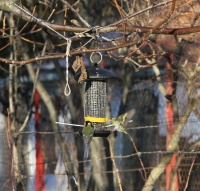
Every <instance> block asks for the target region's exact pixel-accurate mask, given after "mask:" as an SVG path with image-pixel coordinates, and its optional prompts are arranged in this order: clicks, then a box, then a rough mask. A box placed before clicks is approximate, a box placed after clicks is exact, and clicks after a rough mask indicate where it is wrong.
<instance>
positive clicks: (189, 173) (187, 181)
mask: <svg viewBox="0 0 200 191" xmlns="http://www.w3.org/2000/svg"><path fill="white" fill-rule="evenodd" d="M196 158H197V154H196V155H195V156H194V159H193V161H192V164H191V166H190V169H189V172H188V176H187V180H186V183H185V188H184V190H183V191H186V190H187V187H188V183H189V180H190V175H191V172H192V168H193V166H194V162H195V160H196Z"/></svg>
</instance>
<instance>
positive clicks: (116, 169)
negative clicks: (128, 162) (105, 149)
mask: <svg viewBox="0 0 200 191" xmlns="http://www.w3.org/2000/svg"><path fill="white" fill-rule="evenodd" d="M108 143H109V149H110V155H111V160H112V162H113V166H114V168H115V171H114V172H116V175H117V180H118V185H119V190H120V191H123V189H122V183H121V179H120V175H119V170H118V168H117V165H116V162H115V159H114V158H113V151H112V145H111V141H110V138H109V137H108Z"/></svg>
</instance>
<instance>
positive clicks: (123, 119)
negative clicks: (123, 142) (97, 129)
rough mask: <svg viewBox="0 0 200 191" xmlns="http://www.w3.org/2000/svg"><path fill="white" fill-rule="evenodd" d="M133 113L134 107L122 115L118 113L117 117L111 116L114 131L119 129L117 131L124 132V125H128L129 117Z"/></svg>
mask: <svg viewBox="0 0 200 191" xmlns="http://www.w3.org/2000/svg"><path fill="white" fill-rule="evenodd" d="M134 114H135V109H132V110H130V111H128V112H126V113H124V114H122V115H120V116H119V117H117V118H111V120H112V122H113V124H114V126H115V128H114V131H115V130H116V131H119V132H123V133H126V134H127V132H126V130H125V128H126V126H127V125H128V122H129V121H130V119H131V118H132V117H133V115H134Z"/></svg>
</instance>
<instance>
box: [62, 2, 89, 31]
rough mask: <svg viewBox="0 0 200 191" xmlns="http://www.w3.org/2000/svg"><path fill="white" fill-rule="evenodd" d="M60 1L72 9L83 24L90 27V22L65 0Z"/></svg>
mask: <svg viewBox="0 0 200 191" xmlns="http://www.w3.org/2000/svg"><path fill="white" fill-rule="evenodd" d="M60 1H61V2H63V3H64V4H66V5H67V6H68V7H69V8H70V9H71V11H73V12H74V13H75V14H76V15H77V17H78V18H79V19H80V21H81V22H82V23H83V24H84V25H85V26H87V27H88V28H91V26H90V24H89V23H88V22H87V21H86V20H85V19H84V18H83V17H82V16H81V15H80V14H79V13H78V12H77V11H76V10H75V9H74V8H73V7H72V6H71V5H70V4H69V3H68V2H67V1H65V0H60Z"/></svg>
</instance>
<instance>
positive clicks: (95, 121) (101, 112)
mask: <svg viewBox="0 0 200 191" xmlns="http://www.w3.org/2000/svg"><path fill="white" fill-rule="evenodd" d="M97 56H99V57H100V59H99V60H98V61H96V60H95V57H97ZM90 60H91V62H92V63H93V66H92V67H89V68H87V69H86V72H87V79H86V80H85V81H84V83H85V92H84V121H85V122H86V121H90V122H91V123H92V125H93V126H94V129H95V132H94V137H107V136H109V135H110V133H111V131H108V130H106V129H105V128H104V127H105V122H106V121H107V119H106V105H107V96H106V81H107V80H108V79H116V78H117V77H116V75H115V74H113V73H112V72H110V71H109V70H106V69H103V68H100V67H99V66H98V64H99V63H100V62H101V60H102V55H101V53H99V52H97V53H92V54H91V56H90ZM94 60H95V61H94ZM80 75H81V74H80V73H78V74H77V75H76V76H75V78H76V79H78V78H79V76H80Z"/></svg>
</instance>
